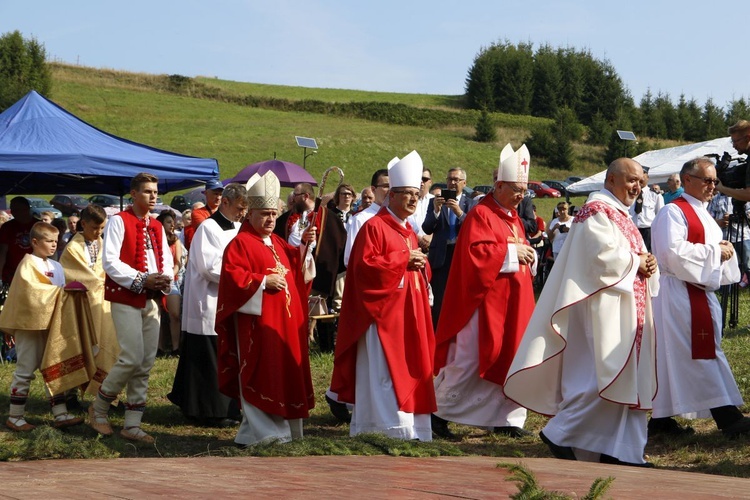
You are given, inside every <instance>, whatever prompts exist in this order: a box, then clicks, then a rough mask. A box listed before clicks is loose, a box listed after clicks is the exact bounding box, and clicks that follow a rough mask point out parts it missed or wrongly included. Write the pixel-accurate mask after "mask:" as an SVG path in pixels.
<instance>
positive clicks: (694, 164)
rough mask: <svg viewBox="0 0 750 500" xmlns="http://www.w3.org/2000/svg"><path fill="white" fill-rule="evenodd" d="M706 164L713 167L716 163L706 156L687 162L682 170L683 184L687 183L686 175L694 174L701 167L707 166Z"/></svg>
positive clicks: (681, 178)
mask: <svg viewBox="0 0 750 500" xmlns="http://www.w3.org/2000/svg"><path fill="white" fill-rule="evenodd" d="M706 163H708V164H709V165H711V166H713V164H714V162H713V161H711V158H707V157H705V156H699V157H698V158H693V159H692V160H688V161H686V162H685V164H684V165H683V166H682V168H681V169H680V180H682V182H685V176H686V175H690V174H694V173H695V172H697V171H698V169H699V168H700V167H701V165H705V164H706Z"/></svg>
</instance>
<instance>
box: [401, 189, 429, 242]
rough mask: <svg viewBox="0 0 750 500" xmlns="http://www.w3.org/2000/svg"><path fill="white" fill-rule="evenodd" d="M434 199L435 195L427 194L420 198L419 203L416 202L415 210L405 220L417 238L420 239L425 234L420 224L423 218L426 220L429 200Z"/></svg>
mask: <svg viewBox="0 0 750 500" xmlns="http://www.w3.org/2000/svg"><path fill="white" fill-rule="evenodd" d="M434 197H435V195H433V194H430V193H427V195H426V196H425V197H424V198H420V199H419V201H417V209H416V210H415V211H414V213H413V214H411V215H410V216H409V218H408V219H407V220H408V221H409V224H411V228H412V229H413V230H414V232H415V233H416V235H417V237H422V236H425V234H426V233H425V232H424V231H423V230H422V223H423V222H424V220H425V218H427V207H428V206H429V204H430V200H431V199H433V198H434Z"/></svg>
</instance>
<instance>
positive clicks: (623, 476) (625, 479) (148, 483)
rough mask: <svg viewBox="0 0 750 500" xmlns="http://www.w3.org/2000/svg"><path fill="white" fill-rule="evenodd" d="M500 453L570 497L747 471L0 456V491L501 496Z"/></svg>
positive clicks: (674, 489) (684, 496) (721, 488)
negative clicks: (599, 483)
mask: <svg viewBox="0 0 750 500" xmlns="http://www.w3.org/2000/svg"><path fill="white" fill-rule="evenodd" d="M500 462H511V463H519V462H520V463H522V464H524V465H525V466H526V467H527V468H528V469H530V470H531V471H533V472H534V474H535V475H536V477H537V479H538V480H539V482H540V484H541V485H542V486H543V487H545V488H546V489H548V490H554V491H558V492H561V493H565V494H567V495H576V496H578V497H581V496H583V495H585V494H586V493H587V492H588V489H589V487H590V486H591V483H592V482H593V481H594V480H595V479H596V478H599V477H608V476H614V477H615V481H614V483H613V485H612V486H611V488H610V489H609V491H608V494H607V495H606V497H607V498H615V499H629V498H634V499H635V498H637V499H645V498H649V499H659V500H661V499H664V500H670V499H679V500H689V499H706V498H750V479H737V478H729V477H723V476H711V475H705V474H698V473H688V472H674V471H668V470H659V469H639V468H632V467H618V466H610V465H602V464H593V463H583V462H567V461H562V460H555V459H550V458H528V459H519V458H492V457H439V458H400V457H388V456H374V457H363V456H325V457H299V458H257V457H232V458H220V457H205V458H168V459H153V458H142V459H137V458H128V459H112V460H45V461H31V462H9V463H2V464H0V498H13V499H27V498H28V499H46V500H57V499H68V498H70V499H88V498H96V499H102V498H118V499H138V500H140V499H144V498H156V497H159V498H182V499H188V498H190V499H192V498H210V499H212V500H218V499H222V498H229V497H235V498H276V499H279V498H295V499H296V498H301V499H306V500H307V499H311V498H327V499H333V498H357V499H359V498H368V499H369V498H378V499H380V498H382V499H389V500H394V499H399V500H400V499H423V498H471V499H474V498H507V497H508V496H509V495H510V494H512V493H515V492H516V491H517V488H516V485H515V483H513V482H508V481H505V479H506V478H507V477H508V474H509V473H508V471H507V470H506V469H498V468H497V467H496V466H497V464H498V463H500Z"/></svg>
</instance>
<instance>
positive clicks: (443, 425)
mask: <svg viewBox="0 0 750 500" xmlns="http://www.w3.org/2000/svg"><path fill="white" fill-rule="evenodd" d="M430 420H431V421H432V432H433V433H434V434H435V435H436V436H438V437H441V438H443V439H450V440H451V441H453V440H456V439H457V438H456V435H455V434H453V433H452V432H451V430H450V429H449V428H448V421H447V420H445V419H444V418H440V417H438V416H437V415H435V414H434V413H433V414H432V416H431V417H430Z"/></svg>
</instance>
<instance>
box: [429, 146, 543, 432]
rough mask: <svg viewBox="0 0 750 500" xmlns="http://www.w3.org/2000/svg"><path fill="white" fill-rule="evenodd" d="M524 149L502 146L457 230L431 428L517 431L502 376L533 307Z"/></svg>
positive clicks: (520, 413) (521, 416)
mask: <svg viewBox="0 0 750 500" xmlns="http://www.w3.org/2000/svg"><path fill="white" fill-rule="evenodd" d="M529 162H530V158H529V152H528V149H527V148H526V146H525V145H524V146H521V148H519V150H518V151H516V152H514V151H513V148H512V147H511V146H510V144H508V145H507V146H505V148H504V149H503V151H502V152H501V153H500V166H499V168H498V175H497V181H496V182H495V186H494V190H493V191H492V193H490V195H488V196H485V197H484V198H483V199H482V201H480V202H479V204H478V205H477V206H476V207H474V208H473V209H472V210H471V211H470V212H469V214H468V215H467V216H466V220H465V221H464V223H463V227H462V229H461V233H460V234H459V235H458V241H457V242H456V249H455V253H454V256H453V264H452V265H451V270H450V274H449V275H448V283H447V286H446V291H445V299H444V304H445V305H446V306H447V309H444V311H443V313H442V314H441V316H440V321H439V322H438V326H437V338H436V343H437V347H436V350H435V374H436V375H437V377H436V378H435V393H436V397H437V403H438V411H437V412H436V414H435V416H434V417H433V431H435V433H436V434H438V435H440V436H443V437H452V434H451V432H450V431H449V429H448V426H447V421H451V422H457V423H461V424H467V425H474V426H478V427H486V428H489V429H493V428H494V430H495V432H498V433H502V434H505V435H509V436H511V437H521V436H525V435H528V434H529V433H528V432H527V431H525V430H524V429H523V425H524V423H525V421H526V409H525V408H523V407H522V406H519V405H518V404H516V403H515V402H513V401H510V400H508V399H506V398H505V396H504V394H503V383H504V382H505V376H506V375H507V372H508V368H509V367H510V363H511V362H512V361H513V356H514V355H515V353H516V349H517V348H518V344H519V343H520V342H521V337H522V336H523V332H524V330H525V329H526V324H527V323H528V321H529V318H530V317H531V313H532V312H533V310H534V289H533V284H532V274H533V273H534V272H535V271H536V252H535V251H534V249H533V248H532V247H531V246H530V245H529V243H528V242H527V241H526V236H525V232H524V228H523V223H522V222H521V219H520V218H519V217H518V213H517V212H516V208H517V207H518V204H519V203H520V202H521V200H523V197H524V195H525V193H526V183H527V181H528V178H529Z"/></svg>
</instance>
